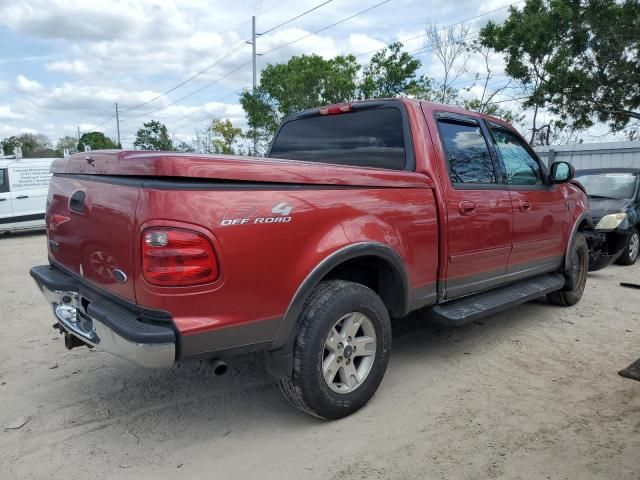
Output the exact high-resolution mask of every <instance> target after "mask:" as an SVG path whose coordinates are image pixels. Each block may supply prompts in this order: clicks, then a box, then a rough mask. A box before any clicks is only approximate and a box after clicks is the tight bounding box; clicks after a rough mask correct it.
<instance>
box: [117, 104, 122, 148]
mask: <svg viewBox="0 0 640 480" xmlns="http://www.w3.org/2000/svg"><path fill="white" fill-rule="evenodd" d="M116 129H117V130H118V148H122V144H121V143H120V116H119V115H118V102H116Z"/></svg>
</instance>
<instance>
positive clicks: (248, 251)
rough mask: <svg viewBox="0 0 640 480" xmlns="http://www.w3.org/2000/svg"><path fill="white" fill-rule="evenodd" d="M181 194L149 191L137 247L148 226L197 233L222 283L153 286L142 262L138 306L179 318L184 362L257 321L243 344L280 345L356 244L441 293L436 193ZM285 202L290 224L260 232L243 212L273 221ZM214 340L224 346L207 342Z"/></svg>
mask: <svg viewBox="0 0 640 480" xmlns="http://www.w3.org/2000/svg"><path fill="white" fill-rule="evenodd" d="M175 188H176V189H175V190H174V189H146V188H145V189H143V190H142V191H141V193H140V201H139V203H138V210H137V213H136V232H135V233H134V235H133V236H134V238H135V239H138V240H137V241H136V242H134V248H136V249H139V248H140V245H139V243H140V242H139V238H140V233H141V232H142V230H143V229H144V228H147V227H149V226H157V225H165V226H166V225H169V226H182V227H186V228H193V229H196V230H198V231H200V232H201V233H205V234H207V236H209V238H210V239H211V240H212V242H213V243H214V245H215V247H216V250H217V254H218V256H219V260H220V268H221V275H220V279H219V280H218V281H217V282H215V283H214V284H210V285H204V286H196V287H181V288H166V287H156V286H152V285H150V284H148V283H147V282H146V281H145V280H144V278H143V276H142V275H141V271H140V265H139V262H138V263H136V270H135V290H136V297H137V301H138V303H139V304H141V305H144V306H145V307H148V308H155V309H160V310H166V311H169V312H171V314H172V315H173V318H174V322H175V324H176V326H177V328H178V330H179V331H180V333H181V336H182V337H183V338H182V342H183V345H182V353H183V354H187V355H193V354H198V353H204V352H206V351H207V350H208V349H209V348H212V347H214V346H215V347H219V346H220V345H221V343H220V338H221V336H222V337H223V336H224V332H223V331H222V330H220V329H226V328H228V327H239V326H240V325H248V324H254V323H255V322H261V323H260V324H259V325H258V324H255V325H254V326H256V328H255V329H245V330H244V333H243V340H244V341H247V342H249V343H250V342H251V341H256V342H257V341H264V340H265V339H268V338H267V337H269V336H271V338H273V337H274V336H275V335H276V332H277V329H278V328H279V326H280V319H281V318H282V316H283V315H284V313H285V311H286V310H287V308H288V306H289V303H290V302H291V300H292V298H293V297H294V294H295V293H296V290H297V289H298V288H299V287H300V285H301V284H302V282H303V281H304V279H305V278H306V277H307V276H308V275H309V274H310V273H311V272H312V270H313V269H314V268H315V267H316V266H317V265H318V264H319V263H320V262H321V261H322V260H323V259H324V258H326V257H327V256H328V255H329V254H331V253H332V252H334V251H336V250H338V249H340V248H342V247H344V246H347V245H353V244H354V243H358V242H378V243H382V244H385V245H389V246H390V247H392V248H393V249H394V250H396V251H397V253H398V254H399V255H400V256H401V257H402V258H403V260H404V262H405V264H406V266H407V270H408V274H409V282H410V285H411V287H413V288H417V287H423V288H425V287H426V288H429V286H433V288H434V289H435V281H436V273H437V253H438V252H437V248H436V246H437V244H438V240H437V223H436V222H437V214H436V206H435V201H434V197H433V192H432V190H431V189H430V188H349V187H346V188H326V187H325V188H318V187H314V186H306V187H305V186H300V187H299V188H293V187H291V188H285V189H281V190H278V189H269V190H266V189H260V188H259V187H257V188H251V189H237V190H215V188H212V189H211V190H188V191H185V190H181V189H180V186H179V185H177V186H176V187H175ZM283 202H284V203H286V204H287V205H289V206H291V207H292V209H291V212H290V213H289V214H288V215H286V216H288V217H290V221H285V222H278V223H257V224H255V223H253V221H254V220H253V218H258V217H255V216H254V217H251V216H248V215H245V214H242V213H239V212H242V211H247V212H256V213H254V214H253V215H258V216H260V215H263V216H264V215H265V212H266V216H270V217H280V216H281V215H279V214H276V215H274V214H271V213H270V212H271V209H272V208H273V207H274V206H275V205H278V204H281V203H283ZM259 212H262V213H259ZM244 217H247V218H250V219H251V220H250V221H249V222H248V223H245V224H235V225H234V224H231V225H222V223H223V219H225V218H226V219H227V222H225V223H231V222H229V220H230V219H241V218H244ZM206 332H213V333H212V335H213V334H215V337H216V339H217V340H216V341H215V342H208V341H207V340H206V339H207V337H208V335H207V334H206ZM229 332H230V335H231V330H229ZM252 332H253V333H252ZM203 334H204V335H203ZM252 336H253V337H252ZM222 343H224V341H223V342H222Z"/></svg>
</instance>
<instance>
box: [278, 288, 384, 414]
mask: <svg viewBox="0 0 640 480" xmlns="http://www.w3.org/2000/svg"><path fill="white" fill-rule="evenodd" d="M390 349H391V324H390V321H389V314H388V312H387V309H386V307H385V306H384V304H383V303H382V300H380V297H378V296H377V295H376V294H375V293H374V292H373V291H372V290H371V289H369V288H367V287H365V286H364V285H361V284H358V283H353V282H347V281H344V280H332V281H327V282H322V283H321V284H320V285H319V286H318V287H317V288H316V289H315V290H314V291H313V293H312V294H311V296H310V298H309V300H307V303H306V304H305V308H304V311H303V313H302V316H301V318H300V322H299V328H298V332H297V336H296V339H295V344H294V350H293V374H292V376H291V378H288V379H280V380H279V381H278V382H279V385H280V389H281V390H282V393H283V394H284V396H285V397H286V398H287V399H288V400H289V401H290V402H291V403H292V404H293V405H294V406H295V407H297V408H299V409H300V410H302V411H304V412H306V413H309V414H311V415H315V416H317V417H321V418H328V419H336V418H342V417H345V416H347V415H350V414H352V413H353V412H355V411H356V410H358V409H360V408H361V407H362V406H364V405H365V404H366V403H367V402H368V401H369V399H371V397H373V394H374V393H375V392H376V390H377V389H378V386H379V385H380V382H381V381H382V377H383V376H384V373H385V371H386V369H387V363H388V362H389V352H390Z"/></svg>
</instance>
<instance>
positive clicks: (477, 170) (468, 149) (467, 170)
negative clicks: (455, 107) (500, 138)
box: [438, 120, 498, 184]
mask: <svg viewBox="0 0 640 480" xmlns="http://www.w3.org/2000/svg"><path fill="white" fill-rule="evenodd" d="M438 125H439V129H440V138H442V142H443V144H444V149H445V151H446V154H447V160H448V162H449V174H450V175H451V182H452V183H472V184H473V183H476V184H491V183H498V182H497V180H496V173H495V170H494V168H493V162H492V161H491V154H490V153H489V147H487V142H486V141H485V138H484V135H483V134H482V130H481V129H480V126H479V125H473V124H465V123H453V122H448V121H442V120H441V121H439V122H438Z"/></svg>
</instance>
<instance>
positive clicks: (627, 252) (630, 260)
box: [616, 228, 640, 265]
mask: <svg viewBox="0 0 640 480" xmlns="http://www.w3.org/2000/svg"><path fill="white" fill-rule="evenodd" d="M634 241H635V242H640V234H639V233H638V229H637V228H633V229H631V234H630V235H629V238H628V239H627V245H626V247H625V249H624V252H622V255H620V258H618V260H617V262H616V263H617V264H618V265H633V264H634V263H636V260H638V247H637V246H636V247H635V248H634V250H635V252H631V246H632V245H633V242H634ZM636 245H638V243H636Z"/></svg>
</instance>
